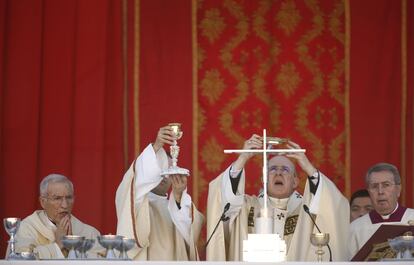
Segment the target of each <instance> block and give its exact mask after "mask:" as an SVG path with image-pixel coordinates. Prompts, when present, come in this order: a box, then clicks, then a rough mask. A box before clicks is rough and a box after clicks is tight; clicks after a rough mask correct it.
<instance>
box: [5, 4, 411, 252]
mask: <svg viewBox="0 0 414 265" xmlns="http://www.w3.org/2000/svg"><path fill="white" fill-rule="evenodd" d="M266 4H269V5H270V8H269V9H266ZM315 7H317V9H315ZM318 8H319V10H318ZM413 8H414V7H413V3H412V1H409V0H399V1H393V0H381V1H378V0H366V1H356V0H355V1H354V0H343V1H339V0H338V1H330V0H329V1H328V0H319V1H316V0H313V1H298V0H297V1H293V0H284V1H276V2H273V1H229V0H226V1H213V0H209V1H195V0H193V1H189V0H179V1H163V0H141V1H140V0H123V1H115V0H104V1H102V0H87V1H83V0H77V1H72V0H59V1H55V0H37V1H31V0H26V1H23V0H22V1H14V0H0V187H1V188H0V217H1V218H4V217H7V216H18V217H22V218H23V217H25V216H27V215H29V214H30V213H31V212H33V210H35V209H37V208H38V207H39V205H38V202H37V197H38V184H39V181H40V180H41V179H42V178H43V177H44V176H45V175H47V174H49V173H52V172H59V173H62V174H65V175H67V176H68V177H70V178H71V179H72V180H73V182H74V184H75V194H76V201H75V207H74V214H75V215H77V216H78V217H79V218H80V219H81V220H84V221H85V222H87V223H89V224H91V225H93V226H95V227H96V228H98V229H99V230H100V231H101V233H115V227H116V216H115V205H114V197H115V190H116V188H117V185H118V184H119V182H120V180H121V178H122V176H123V173H124V170H125V169H126V167H127V166H128V165H129V164H130V163H131V161H132V160H133V159H134V158H135V157H136V155H137V154H138V153H139V152H140V150H142V149H143V148H144V147H145V146H146V145H147V144H148V143H149V142H151V141H153V140H154V137H155V136H156V133H157V130H158V128H159V127H160V126H162V125H165V124H166V123H168V122H181V123H182V124H183V130H184V136H183V138H182V139H181V140H180V141H179V145H180V146H181V153H180V156H179V165H181V166H183V167H186V168H189V169H190V170H191V171H192V176H191V177H190V182H191V183H190V186H189V189H190V192H191V193H192V194H193V196H194V201H195V202H197V204H198V207H199V208H200V209H202V210H203V211H204V210H205V201H206V191H207V185H208V181H209V180H210V179H211V178H213V177H214V176H215V175H216V174H217V173H218V172H219V171H220V170H223V169H224V168H225V167H226V165H227V164H228V163H229V162H230V161H231V160H232V159H234V156H227V155H226V156H224V155H223V154H222V153H221V151H220V150H221V149H223V148H239V147H241V142H242V139H243V138H246V137H249V136H250V134H251V133H253V132H256V133H261V132H262V129H263V128H267V129H268V132H269V133H271V134H276V135H280V136H287V137H291V139H293V140H296V141H298V142H299V143H300V144H301V145H302V146H303V147H304V148H307V149H308V155H309V156H310V158H311V159H312V160H313V162H315V164H317V166H318V167H319V168H320V169H321V170H322V171H323V172H326V173H327V174H329V175H330V176H331V177H332V179H334V180H335V181H336V182H337V184H338V186H339V187H341V189H342V191H343V192H344V193H346V195H349V193H350V192H352V191H354V190H355V189H357V188H360V187H363V176H364V172H365V171H366V169H367V167H369V166H370V165H372V164H373V163H376V162H379V161H388V162H391V163H395V164H396V165H397V166H398V167H399V168H400V170H401V172H402V176H403V178H404V186H403V187H404V192H403V194H402V195H403V196H402V198H401V201H402V203H403V204H405V205H407V206H413V205H414V203H413V199H414V198H413V195H412V193H413V185H414V182H413V179H414V177H413V168H412V167H413V162H414V161H413V153H412V152H413V149H414V143H413V141H412V139H413V122H414V117H413V102H412V101H413V98H414V97H413V74H412V73H413V72H414V71H413V61H414V55H413V45H414V44H413V38H414V29H413V21H414V19H413ZM217 10H218V11H217ZM264 10H265V11H266V10H267V11H266V12H263V11H264ZM281 10H285V12H284V13H283V12H280V11H281ZM260 12H261V13H260ZM315 12H319V13H321V14H322V18H323V19H324V21H325V22H327V23H328V24H324V30H325V31H323V32H322V33H320V35H318V37H317V38H315V39H313V40H312V41H311V42H310V43H308V44H307V48H308V53H307V54H306V53H305V54H303V53H302V54H300V53H299V52H298V50H297V49H295V45H296V44H297V43H298V41H300V40H301V38H304V36H306V34H307V32H308V31H309V30H310V29H311V28H312V27H313V24H312V23H315V18H316V19H319V17H318V16H315ZM217 13H218V14H219V15H220V16H217ZM242 13H243V14H245V17H246V18H247V20H246V21H245V23H247V28H248V32H249V34H248V35H246V36H245V39H243V41H242V42H240V43H241V44H239V45H240V46H238V47H237V48H236V49H233V50H232V51H231V53H230V54H231V56H233V59H234V62H235V64H236V65H239V66H240V65H243V68H242V70H243V72H242V73H243V77H244V76H245V77H248V81H249V82H248V84H249V85H248V86H247V93H248V96H247V98H248V100H246V101H245V102H243V104H241V105H240V106H239V107H238V109H233V110H232V112H228V113H226V111H227V107H226V106H228V104H229V103H231V102H233V101H234V100H235V99H237V98H238V97H239V96H240V94H237V93H240V92H238V91H241V90H240V89H241V88H243V87H240V85H241V86H243V85H244V84H243V82H240V76H239V75H238V73H236V72H234V71H233V72H230V71H229V69H230V68H231V67H233V66H231V67H229V65H226V63H228V60H227V61H226V58H223V57H220V56H222V55H223V53H221V51H220V49H223V47H226V43H229V42H230V43H231V39H232V38H233V35H232V34H235V33H238V31H240V30H241V28H236V26H237V25H238V24H236V22H240V19H239V15H240V14H242ZM279 13H280V14H279ZM207 14H208V16H210V17H212V18H217V17H218V19H213V20H212V23H213V27H212V28H211V30H212V31H213V35H211V34H210V37H208V34H207V35H204V33H203V27H206V25H207V26H208V25H209V23H208V22H207V23H206V22H203V21H205V20H204V19H205V17H206V16H207ZM278 14H279V18H277V17H278ZM295 14H296V15H295ZM297 14H299V16H300V19H299V20H298V21H297V24H296V27H297V28H295V27H293V26H292V25H293V24H294V23H295V19H296V20H297V19H298V16H297ZM292 15H293V16H292ZM219 18H222V19H224V20H220V19H219ZM262 18H263V19H264V22H263V21H261V20H260V19H262ZM255 19H256V20H255ZM404 19H405V22H404ZM279 20H280V21H283V20H284V21H285V22H284V23H281V24H278V23H280V22H279ZM220 21H225V23H226V25H227V27H226V28H225V30H224V31H223V33H222V34H224V36H222V38H221V39H220V38H217V39H216V41H213V42H210V40H209V38H213V39H214V36H216V35H214V34H215V33H214V31H215V30H218V29H219V27H220ZM286 21H288V23H286ZM328 21H332V22H328ZM242 22H243V21H242ZM217 23H218V24H217ZM243 23H244V22H243ZM255 23H256V24H255ZM260 23H264V24H260ZM292 23H293V24H292ZM329 23H333V24H332V25H333V26H334V28H336V29H337V30H336V33H337V34H339V38H338V36H336V39H335V37H333V36H334V34H331V33H330V32H328V25H329ZM338 23H339V24H338ZM203 25H204V26H203ZM260 25H262V29H263V30H264V32H265V33H266V34H267V35H266V34H265V35H257V28H255V27H257V26H260ZM289 25H290V26H289ZM240 26H244V27H246V25H240ZM292 29H294V30H293V31H292ZM288 31H290V32H291V33H290V35H286V32H288ZM334 32H335V30H334ZM262 33H263V31H262ZM211 36H213V37H211ZM263 36H268V37H269V36H270V39H271V42H267V41H266V40H265V39H264V38H262V37H263ZM347 41H348V43H347ZM215 45H216V46H215ZM257 47H259V48H260V49H258V48H257ZM275 48H278V49H279V53H278V54H277V56H276V54H275V52H276V50H275ZM347 52H349V53H348V54H347ZM335 53H336V54H335ZM207 55H208V56H207ZM224 55H228V53H227V54H225V53H224ZM272 55H273V57H271V56H272ZM301 55H303V56H304V57H303V56H302V57H301ZM307 55H309V56H312V58H313V59H312V60H313V61H314V63H315V64H316V65H318V67H319V68H314V67H309V66H308V65H306V63H305V62H304V61H303V60H304V59H305V60H306V56H307ZM317 56H319V57H317ZM269 58H276V59H277V60H276V62H274V61H273V62H272V61H271V60H269ZM315 58H316V59H315ZM227 59H228V58H227ZM234 62H233V63H234ZM266 63H270V64H271V65H270V68H269V69H268V68H266V67H269V65H268V64H266ZM272 63H273V64H272ZM292 65H293V66H292ZM283 66H284V68H283ZM335 66H336V67H339V69H341V71H340V72H339V74H337V78H336V79H337V80H338V82H339V83H338V84H335V83H331V84H330V83H329V80H331V79H330V78H329V74H330V73H332V72H333V69H336V68H335ZM347 67H349V68H348V70H349V71H348V72H347ZM282 68H283V69H282ZM214 69H216V71H214ZM260 69H262V70H263V71H267V72H265V73H266V74H265V75H263V72H261V71H258V70H260ZM236 70H237V69H236ZM316 70H318V71H316ZM281 72H286V73H288V74H285V75H284V76H283V75H280V73H281ZM295 73H296V76H299V77H300V81H296V82H297V83H296V84H297V90H296V91H294V90H283V89H280V88H281V85H280V84H282V83H283V82H285V84H287V86H285V87H288V88H292V87H294V85H295V81H294V80H293V79H292V78H291V77H292V76H293V77H294V76H295ZM315 73H319V76H321V77H322V80H324V81H323V82H324V84H325V85H324V86H323V87H322V88H323V89H322V90H316V89H315V88H318V85H317V84H316V85H315V83H313V82H312V80H313V79H312V75H316V74H315ZM347 73H348V75H347ZM207 74H209V76H210V77H209V78H210V79H205V77H206V76H207ZM290 75H292V76H290ZM217 76H218V77H219V78H217ZM278 76H280V77H279V79H278ZM259 77H260V78H259ZM220 78H221V80H222V82H223V84H224V87H225V89H223V88H221V89H222V90H220V82H218V81H217V80H220ZM209 80H213V81H214V80H215V81H214V82H215V83H214V82H213V83H212V82H211V81H209ZM263 80H264V81H265V82H266V83H267V85H265V86H263V84H261V83H260V82H261V81H263ZM283 80H285V81H283ZM286 80H288V81H289V80H290V81H289V82H287V81H286ZM292 80H293V81H292ZM296 80H298V79H296ZM255 81H256V83H255ZM259 81H260V82H259ZM314 81H316V80H314ZM286 82H287V83H286ZM211 84H214V85H213V86H212V85H211ZM217 84H218V85H217ZM330 85H331V86H333V87H335V86H336V87H337V90H336V91H337V92H338V93H339V95H340V98H341V100H339V101H338V100H336V101H335V100H334V99H332V97H331V96H330V94H329V93H327V92H326V91H329V86H330ZM261 86H262V87H265V88H266V89H264V90H260V89H261ZM346 89H348V90H346ZM220 91H221V92H220ZM263 91H265V92H266V93H268V94H266V93H264V95H269V96H268V97H267V98H266V97H265V98H263V97H260V93H262V95H263ZM289 91H290V92H289ZM292 91H293V92H295V93H293V94H292V93H291V92H292ZM310 91H319V92H320V93H319V94H318V97H317V99H316V100H315V99H314V102H313V104H312V105H306V104H305V105H306V107H305V108H303V109H302V111H307V112H308V115H310V116H312V117H313V119H310V120H309V121H308V124H305V125H303V124H302V125H301V126H302V127H300V126H299V125H300V124H299V125H298V124H297V123H298V121H297V119H298V115H299V114H300V113H298V112H297V110H296V111H295V109H293V110H292V111H291V110H289V108H290V107H292V106H296V107H294V108H297V104H299V103H300V102H306V100H309V98H308V99H307V96H308V95H309V92H310ZM331 91H334V90H331ZM347 92H348V93H349V94H348V95H349V98H348V99H347V98H346V97H347V96H346V95H347V94H346V93H347ZM289 93H291V94H289ZM288 94H289V95H290V97H287V96H286V95H288ZM266 102H270V103H271V104H267V103H266ZM213 103H214V104H213ZM269 106H273V107H269ZM318 106H321V107H320V108H318ZM334 108H335V109H336V115H337V120H336V121H337V127H336V129H332V127H329V122H330V121H331V119H332V117H333V116H334V114H333V111H332V109H334ZM275 111H279V116H277V115H276V114H275ZM229 113H230V114H232V115H234V117H235V119H234V120H233V123H229V124H232V125H233V127H229V128H228V129H231V130H232V131H231V134H230V133H229V131H228V130H227V131H226V130H223V124H224V125H225V124H226V123H225V121H229V122H230V121H231V120H226V119H227V118H228V117H229V116H228V115H223V114H229ZM318 113H319V114H318ZM274 115H276V116H277V118H276V119H274V118H275V117H276V116H274ZM206 117H208V119H207V118H206ZM315 117H319V118H315ZM275 120H277V121H278V122H277V123H275V122H274V121H275ZM223 121H224V122H223ZM257 121H260V122H259V123H257ZM318 121H319V122H321V124H322V127H318ZM347 121H348V122H349V123H347ZM292 122H293V123H292ZM298 126H299V127H298ZM323 126H325V127H323ZM326 126H328V129H327V128H326ZM305 130H309V134H308V133H304V131H305ZM344 133H345V134H344ZM342 134H344V135H342ZM307 135H308V136H307ZM309 135H314V136H315V137H313V136H312V137H309ZM335 137H339V138H337V139H340V141H336V142H335V141H334V140H333V139H335ZM314 139H321V140H320V141H314ZM347 143H348V145H347ZM318 148H323V151H322V155H320V154H321V151H318V150H319V149H318ZM335 148H336V151H335ZM332 150H334V151H335V152H337V154H339V155H338V156H334V155H333V154H332ZM330 152H331V153H330ZM209 155H211V156H213V157H209ZM329 157H331V158H329ZM333 158H335V159H336V160H335V159H333ZM209 161H210V162H209ZM207 162H209V163H207ZM253 164H254V163H253ZM259 164H260V161H256V164H255V165H253V167H252V168H251V169H250V168H249V169H248V170H250V172H252V174H254V172H255V170H258V168H259V166H258V165H259ZM347 165H348V170H349V172H348V180H347V179H346V176H347V174H346V170H347ZM346 181H349V184H348V189H346ZM256 186H257V184H256ZM256 186H254V185H252V187H251V191H253V190H255V189H256V188H257V187H256ZM0 230H2V232H1V233H0V235H1V238H0V244H1V245H0V247H1V250H2V252H1V253H3V250H4V249H5V242H6V240H7V238H8V236H7V235H6V234H5V233H4V232H3V229H0Z"/></svg>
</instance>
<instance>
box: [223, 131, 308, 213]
mask: <svg viewBox="0 0 414 265" xmlns="http://www.w3.org/2000/svg"><path fill="white" fill-rule="evenodd" d="M266 137H267V136H266V129H263V149H250V150H245V149H226V150H224V153H225V154H231V153H263V170H262V173H263V186H264V187H263V203H264V204H263V207H264V213H265V214H266V215H267V196H268V195H267V154H268V153H276V154H283V153H305V152H306V150H305V149H269V148H268V147H270V146H271V145H272V144H280V142H279V141H278V139H276V138H274V137H269V140H267V138H266ZM268 145H269V146H268Z"/></svg>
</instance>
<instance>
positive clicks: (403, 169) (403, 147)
mask: <svg viewBox="0 0 414 265" xmlns="http://www.w3.org/2000/svg"><path fill="white" fill-rule="evenodd" d="M401 84H402V87H401V169H400V170H401V171H400V174H401V176H403V177H402V178H401V185H402V199H401V203H402V205H406V200H407V198H406V195H407V187H406V183H407V147H406V146H407V120H406V118H407V0H402V1H401Z"/></svg>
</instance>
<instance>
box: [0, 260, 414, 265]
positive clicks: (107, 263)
mask: <svg viewBox="0 0 414 265" xmlns="http://www.w3.org/2000/svg"><path fill="white" fill-rule="evenodd" d="M227 263H229V264H231V265H264V264H265V265H270V264H286V265H304V264H320V265H367V264H369V265H397V264H398V265H412V264H413V263H414V259H411V260H405V261H403V260H395V261H394V260H393V261H381V262H369V263H367V262H275V263H273V262H266V263H263V262H229V261H228V262H217V261H216V262H211V261H198V262H197V261H128V260H127V261H124V260H105V259H99V260H13V261H8V260H0V265H6V264H13V265H52V264H58V265H69V264H70V265H101V264H104V265H165V264H169V265H181V264H183V265H184V264H185V265H219V264H227Z"/></svg>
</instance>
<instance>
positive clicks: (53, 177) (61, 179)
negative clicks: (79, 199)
mask: <svg viewBox="0 0 414 265" xmlns="http://www.w3.org/2000/svg"><path fill="white" fill-rule="evenodd" d="M49 183H66V184H67V185H68V186H69V189H70V190H71V191H72V193H73V192H74V189H73V183H72V181H70V180H69V179H68V178H67V177H65V176H63V175H61V174H50V175H47V176H46V177H45V178H44V179H43V180H42V182H40V186H39V190H40V196H47V187H48V186H49Z"/></svg>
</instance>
